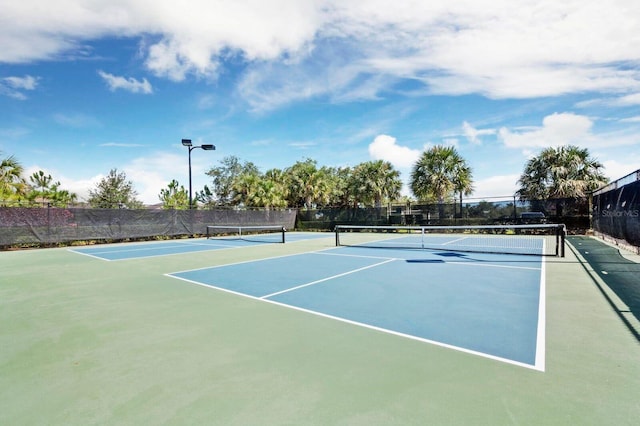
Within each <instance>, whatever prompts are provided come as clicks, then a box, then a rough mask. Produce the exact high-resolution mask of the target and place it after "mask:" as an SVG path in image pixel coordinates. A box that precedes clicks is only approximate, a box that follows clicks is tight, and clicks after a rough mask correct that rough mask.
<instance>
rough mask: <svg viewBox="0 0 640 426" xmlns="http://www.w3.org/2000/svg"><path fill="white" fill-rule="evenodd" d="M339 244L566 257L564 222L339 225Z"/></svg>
mask: <svg viewBox="0 0 640 426" xmlns="http://www.w3.org/2000/svg"><path fill="white" fill-rule="evenodd" d="M335 233H336V246H362V247H375V248H400V249H431V250H447V251H461V252H481V253H505V254H527V255H538V256H560V257H564V244H565V226H564V225H561V224H539V225H487V226H357V225H337V226H336V228H335Z"/></svg>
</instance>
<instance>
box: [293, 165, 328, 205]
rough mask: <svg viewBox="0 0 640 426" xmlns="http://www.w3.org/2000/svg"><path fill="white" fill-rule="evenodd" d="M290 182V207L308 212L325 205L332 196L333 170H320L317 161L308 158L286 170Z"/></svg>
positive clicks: (325, 168)
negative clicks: (303, 208) (301, 208)
mask: <svg viewBox="0 0 640 426" xmlns="http://www.w3.org/2000/svg"><path fill="white" fill-rule="evenodd" d="M285 173H286V174H287V176H288V180H289V200H288V201H289V205H290V206H293V207H302V206H304V207H305V208H306V209H307V210H308V209H311V208H313V207H315V206H317V205H325V204H327V203H328V202H329V199H330V195H331V192H332V191H331V183H332V182H333V180H332V179H331V169H329V168H328V167H322V168H320V169H318V167H317V162H316V160H312V159H310V158H307V159H306V160H305V161H298V162H296V163H295V164H294V165H293V166H291V167H289V168H288V169H286V171H285Z"/></svg>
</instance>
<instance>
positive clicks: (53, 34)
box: [0, 0, 640, 204]
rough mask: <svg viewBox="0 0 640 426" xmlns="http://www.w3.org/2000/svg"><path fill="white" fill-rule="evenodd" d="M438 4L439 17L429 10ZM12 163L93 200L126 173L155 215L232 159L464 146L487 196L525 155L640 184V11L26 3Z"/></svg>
mask: <svg viewBox="0 0 640 426" xmlns="http://www.w3.org/2000/svg"><path fill="white" fill-rule="evenodd" d="M423 3H425V4H423ZM0 111H2V114H0V151H1V152H2V154H1V155H2V156H3V157H4V156H8V155H14V156H15V157H16V158H17V159H18V160H19V161H20V162H21V163H22V164H23V166H24V167H25V169H26V171H27V173H28V174H31V173H32V172H35V171H37V170H44V171H45V172H48V173H50V174H51V175H52V176H53V178H54V179H55V180H59V181H61V183H62V186H63V187H64V188H65V189H69V190H72V191H74V192H76V193H77V194H78V195H79V197H80V198H81V199H83V198H86V196H87V195H88V190H89V189H92V188H94V187H95V184H96V183H97V182H98V181H99V180H100V179H101V178H102V177H104V176H105V175H107V174H108V173H109V171H110V170H111V169H114V168H116V169H118V170H119V171H124V172H125V173H126V174H127V177H128V178H129V179H130V180H132V181H133V183H134V187H135V189H136V191H137V192H138V195H139V196H138V198H139V199H141V200H142V201H144V202H146V203H149V204H153V203H157V202H158V201H159V200H158V194H159V192H160V189H161V188H164V187H166V185H167V184H168V182H169V181H171V180H172V179H176V180H178V181H179V182H180V183H181V184H183V185H184V186H185V187H186V186H188V167H187V150H186V149H185V148H184V147H182V146H181V144H180V140H181V139H182V138H190V139H192V140H193V141H194V143H196V144H200V143H207V144H208V143H212V144H214V145H216V147H217V149H216V151H213V152H211V151H202V150H196V151H193V152H192V161H193V182H194V190H197V189H200V188H202V186H203V185H205V184H207V183H208V182H209V179H208V178H207V176H205V174H204V173H205V171H206V170H208V169H209V168H211V167H215V166H217V165H219V163H218V162H219V160H221V159H222V158H224V157H226V156H230V155H234V156H236V157H238V158H240V159H241V160H245V161H252V162H254V163H255V164H256V165H258V166H259V167H260V168H261V169H262V170H263V171H266V170H267V169H269V168H273V167H278V168H284V167H287V166H290V165H292V164H294V163H295V162H296V161H298V160H304V159H306V158H313V159H315V160H317V161H318V164H319V165H326V166H347V165H355V164H358V163H360V162H362V161H368V160H377V159H383V160H387V161H390V162H391V163H392V164H394V166H395V167H396V168H397V169H398V170H400V171H401V173H402V177H403V179H404V180H405V181H406V180H408V178H409V174H410V170H411V166H412V164H413V163H414V162H415V160H416V159H417V158H418V156H419V155H420V153H421V152H422V151H423V150H425V149H428V148H429V147H431V146H434V145H438V144H445V145H453V146H455V147H456V149H457V150H458V152H459V153H460V154H461V155H462V156H463V157H464V158H465V159H466V160H467V162H468V164H469V165H470V166H471V168H472V170H473V177H474V180H475V192H474V195H473V197H490V196H503V195H510V194H512V193H513V192H514V191H515V189H516V181H517V179H518V177H519V175H520V173H521V172H522V170H523V168H524V165H525V163H526V161H527V159H528V158H530V157H531V156H532V155H536V154H537V153H538V152H539V151H540V150H542V149H544V148H545V147H549V146H559V145H564V144H574V145H578V146H581V147H586V148H588V149H589V151H590V153H591V154H592V156H593V157H595V158H596V159H598V160H599V161H600V162H602V163H603V164H604V166H605V173H606V175H607V176H608V177H609V178H611V179H616V178H619V177H622V176H624V175H625V174H628V173H631V172H633V171H635V170H637V169H639V168H640V3H639V2H637V1H636V0H598V1H591V0H580V1H573V0H565V1H562V2H557V1H555V0H553V1H536V0H492V1H483V0H458V1H456V0H448V1H439V0H432V1H429V2H415V1H408V0H406V1H405V0H396V1H394V2H390V1H383V0H358V1H355V0H354V1H350V0H269V1H260V0H236V1H234V2H227V1H222V0H220V1H216V0H200V1H196V0H185V1H183V2H175V1H169V0H123V1H119V0H93V1H79V0H22V1H20V2H3V3H2V4H1V5H0Z"/></svg>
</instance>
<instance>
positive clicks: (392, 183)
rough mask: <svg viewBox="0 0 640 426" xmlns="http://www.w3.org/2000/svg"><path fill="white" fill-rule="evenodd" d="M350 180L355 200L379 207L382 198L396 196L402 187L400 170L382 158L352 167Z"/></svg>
mask: <svg viewBox="0 0 640 426" xmlns="http://www.w3.org/2000/svg"><path fill="white" fill-rule="evenodd" d="M351 182H352V185H353V187H352V190H353V192H354V193H355V196H356V199H357V201H359V202H361V203H363V204H365V205H371V206H374V207H381V206H382V201H383V200H392V199H396V198H398V197H399V196H400V189H402V181H401V180H400V172H398V171H397V170H394V168H393V165H391V163H389V162H388V161H383V160H377V161H366V162H364V163H360V164H358V165H357V166H356V167H355V168H354V169H353V172H352V179H351Z"/></svg>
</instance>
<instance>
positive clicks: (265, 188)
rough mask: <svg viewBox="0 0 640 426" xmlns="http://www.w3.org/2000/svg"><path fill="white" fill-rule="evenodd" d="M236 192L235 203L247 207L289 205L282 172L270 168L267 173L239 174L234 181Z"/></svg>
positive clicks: (267, 207) (268, 207)
mask: <svg viewBox="0 0 640 426" xmlns="http://www.w3.org/2000/svg"><path fill="white" fill-rule="evenodd" d="M233 192H234V193H235V194H236V195H235V198H234V204H238V205H243V206H245V207H264V208H266V209H267V210H269V209H271V208H281V207H286V206H287V200H286V190H285V187H284V185H283V180H282V172H281V171H280V170H277V169H273V170H269V171H268V172H267V173H266V174H264V175H261V174H260V173H254V172H248V173H244V174H242V175H240V176H238V177H237V178H236V179H235V180H234V182H233Z"/></svg>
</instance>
